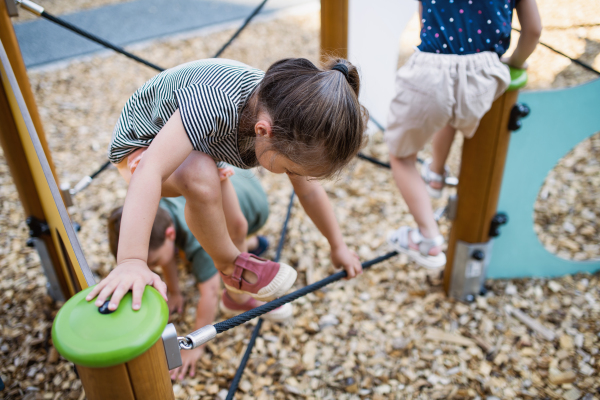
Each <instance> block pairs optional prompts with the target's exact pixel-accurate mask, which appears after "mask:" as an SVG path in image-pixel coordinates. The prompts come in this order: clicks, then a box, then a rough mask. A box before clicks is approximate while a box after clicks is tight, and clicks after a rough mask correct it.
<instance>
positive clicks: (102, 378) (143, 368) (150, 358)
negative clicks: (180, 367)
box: [77, 339, 175, 400]
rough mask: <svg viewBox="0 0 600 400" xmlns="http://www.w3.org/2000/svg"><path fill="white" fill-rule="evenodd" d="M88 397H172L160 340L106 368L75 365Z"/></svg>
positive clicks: (128, 399)
mask: <svg viewBox="0 0 600 400" xmlns="http://www.w3.org/2000/svg"><path fill="white" fill-rule="evenodd" d="M77 372H78V373H79V377H80V379H81V383H83V388H84V389H85V395H86V397H87V398H88V400H105V399H111V400H113V399H114V400H140V399H144V400H169V399H175V395H174V393H173V386H172V385H171V377H170V376H169V369H168V367H167V359H166V357H165V349H164V347H163V342H162V339H158V341H157V342H156V343H155V344H154V346H152V347H151V348H150V349H149V350H148V351H146V352H145V353H144V354H142V355H141V356H139V357H136V358H134V359H133V360H131V361H128V362H126V363H125V364H119V365H116V366H113V367H107V368H89V367H82V366H79V365H78V366H77Z"/></svg>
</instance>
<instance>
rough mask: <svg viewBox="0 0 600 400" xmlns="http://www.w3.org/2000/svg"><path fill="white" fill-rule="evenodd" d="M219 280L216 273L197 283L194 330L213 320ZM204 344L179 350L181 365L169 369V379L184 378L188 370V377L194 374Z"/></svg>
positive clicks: (215, 311) (215, 312)
mask: <svg viewBox="0 0 600 400" xmlns="http://www.w3.org/2000/svg"><path fill="white" fill-rule="evenodd" d="M220 284H221V280H220V278H219V275H218V274H215V275H214V276H213V277H212V278H210V279H209V280H207V281H206V282H202V283H199V284H198V290H200V300H198V305H197V306H196V323H195V325H194V330H197V329H200V328H202V327H203V326H206V325H210V324H212V323H213V322H214V320H215V316H216V314H217V302H218V299H219V290H220ZM204 346H205V345H202V346H199V347H196V348H195V349H193V350H184V351H182V352H181V361H182V365H181V367H179V368H176V369H174V370H173V371H171V379H173V380H175V379H180V380H181V379H184V378H185V376H186V374H187V373H188V370H189V375H190V377H192V378H193V377H194V375H196V363H197V362H198V360H199V359H200V357H202V354H204Z"/></svg>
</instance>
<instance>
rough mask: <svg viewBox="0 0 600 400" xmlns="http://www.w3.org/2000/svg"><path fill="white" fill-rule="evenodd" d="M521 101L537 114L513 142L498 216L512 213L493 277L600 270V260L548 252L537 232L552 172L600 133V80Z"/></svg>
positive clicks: (535, 94)
mask: <svg viewBox="0 0 600 400" xmlns="http://www.w3.org/2000/svg"><path fill="white" fill-rule="evenodd" d="M519 102H521V103H525V104H527V105H528V106H529V107H530V108H531V114H530V115H529V116H528V117H527V118H526V119H524V120H523V128H522V129H521V130H519V131H516V132H514V133H513V134H512V135H513V136H512V138H511V141H510V146H509V149H508V157H507V160H506V167H505V170H504V179H503V181H502V189H501V191H500V199H499V203H498V212H505V213H507V214H508V218H509V222H508V224H507V225H504V226H503V227H501V228H500V232H501V234H500V236H499V237H498V238H496V239H495V241H494V248H493V253H492V259H491V262H490V265H489V267H488V277H489V278H512V277H524V276H545V277H551V276H558V275H566V274H573V273H576V272H582V271H587V272H594V271H597V270H600V259H598V260H589V261H572V260H565V259H562V258H560V257H557V256H555V255H554V254H552V253H550V252H548V251H547V250H546V249H545V248H544V246H543V245H542V243H541V242H540V241H539V239H538V237H537V235H536V233H535V232H534V230H533V224H534V220H533V218H534V210H533V207H534V203H535V201H536V199H537V196H538V193H539V191H540V189H541V186H542V184H543V183H544V180H545V179H546V176H547V175H548V173H549V172H550V171H551V170H552V169H553V168H554V167H555V166H556V164H557V163H558V161H559V160H560V159H561V158H562V157H564V156H565V155H566V154H567V153H569V151H571V150H572V149H573V148H574V147H575V146H576V145H577V144H578V143H580V142H581V141H582V140H584V139H586V138H588V137H590V136H591V135H593V134H594V133H596V132H598V131H600V79H596V80H594V81H591V82H589V83H586V84H584V85H580V86H574V87H569V88H565V89H559V90H547V91H539V92H525V93H522V94H520V95H519ZM594 211H596V212H597V211H599V210H594ZM598 240H599V241H600V238H598Z"/></svg>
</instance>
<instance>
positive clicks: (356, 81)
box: [325, 58, 360, 98]
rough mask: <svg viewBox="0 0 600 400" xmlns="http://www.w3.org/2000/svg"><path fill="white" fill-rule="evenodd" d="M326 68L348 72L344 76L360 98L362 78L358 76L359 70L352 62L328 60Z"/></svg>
mask: <svg viewBox="0 0 600 400" xmlns="http://www.w3.org/2000/svg"><path fill="white" fill-rule="evenodd" d="M325 68H326V69H328V70H334V71H339V70H342V69H345V70H346V71H347V72H346V73H343V75H344V77H345V78H346V81H347V82H348V84H349V85H350V87H351V88H352V90H353V91H354V94H356V97H357V98H358V94H359V92H360V76H359V75H358V70H357V69H356V67H355V66H354V65H353V64H352V63H351V62H350V61H348V60H345V59H343V58H330V59H329V60H327V62H326V64H325ZM340 72H341V71H340Z"/></svg>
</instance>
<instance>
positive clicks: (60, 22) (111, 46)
mask: <svg viewBox="0 0 600 400" xmlns="http://www.w3.org/2000/svg"><path fill="white" fill-rule="evenodd" d="M40 15H41V16H42V17H44V18H46V19H47V20H49V21H52V22H54V23H55V24H58V25H60V26H62V27H63V28H66V29H68V30H70V31H72V32H75V33H77V34H78V35H81V36H83V37H85V38H88V39H89V40H91V41H93V42H96V43H98V44H100V45H102V46H104V47H108V48H109V49H112V50H114V51H116V52H117V53H120V54H123V55H124V56H125V57H129V58H131V59H132V60H135V61H137V62H139V63H142V64H144V65H146V66H148V67H150V68H154V69H155V70H157V71H164V68H161V67H159V66H158V65H156V64H153V63H151V62H150V61H146V60H144V59H143V58H140V57H138V56H136V55H135V54H132V53H130V52H128V51H127V50H125V49H123V48H122V47H119V46H116V45H114V44H112V43H110V42H107V41H106V40H104V39H102V38H99V37H98V36H96V35H93V34H91V33H89V32H86V31H84V30H83V29H80V28H78V27H76V26H75V25H73V24H71V23H69V22H67V21H65V20H63V19H61V18H58V17H55V16H54V15H52V14H49V13H47V12H46V11H42V13H41V14H40Z"/></svg>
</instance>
